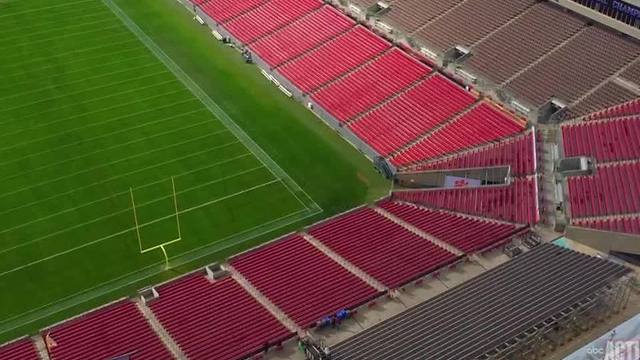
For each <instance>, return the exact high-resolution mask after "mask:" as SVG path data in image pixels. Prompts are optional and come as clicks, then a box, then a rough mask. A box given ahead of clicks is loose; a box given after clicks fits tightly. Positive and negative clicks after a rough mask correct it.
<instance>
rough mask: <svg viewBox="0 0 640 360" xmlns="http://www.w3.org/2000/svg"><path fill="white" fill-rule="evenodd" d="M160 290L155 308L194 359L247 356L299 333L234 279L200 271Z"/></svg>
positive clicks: (181, 345)
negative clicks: (215, 277) (277, 317)
mask: <svg viewBox="0 0 640 360" xmlns="http://www.w3.org/2000/svg"><path fill="white" fill-rule="evenodd" d="M156 290H157V291H158V294H159V297H158V298H157V299H155V300H152V302H151V303H150V305H149V306H150V308H151V310H152V311H153V313H154V314H155V315H156V318H157V319H158V320H159V321H160V323H161V324H162V326H163V327H164V328H165V329H166V330H167V331H168V332H169V334H170V335H171V337H172V338H173V339H174V340H175V341H176V343H177V344H178V345H179V346H180V349H182V351H183V352H184V353H185V355H187V357H188V358H189V359H192V360H208V359H218V360H234V359H240V358H243V359H244V358H246V357H248V356H250V355H254V354H256V353H259V352H261V351H264V350H266V349H267V348H268V347H269V346H272V345H275V344H280V343H281V342H282V341H284V340H286V339H287V338H289V337H291V336H293V334H292V333H291V332H290V331H289V330H287V328H286V327H284V325H282V323H280V321H278V319H276V318H275V317H274V316H273V315H271V313H269V312H268V311H267V309H266V308H264V307H263V306H262V305H261V304H260V303H259V302H258V301H257V300H256V299H255V298H254V297H253V296H251V295H250V294H249V293H248V292H246V291H245V290H244V289H243V288H242V287H241V286H240V284H238V283H237V282H236V281H235V280H234V279H233V278H231V277H225V278H222V279H218V280H215V281H214V280H210V279H209V278H207V277H206V276H205V274H203V273H194V274H190V275H187V276H185V277H183V278H180V279H178V280H176V281H173V282H171V283H169V284H166V285H163V286H161V287H159V288H156Z"/></svg>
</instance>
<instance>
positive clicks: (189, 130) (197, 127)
mask: <svg viewBox="0 0 640 360" xmlns="http://www.w3.org/2000/svg"><path fill="white" fill-rule="evenodd" d="M200 111H202V110H194V112H193V113H195V112H200ZM182 118H183V116H182V115H180V116H177V117H175V119H177V120H181V119H182ZM210 125H211V120H204V121H201V122H197V123H194V124H189V125H187V126H185V127H183V128H171V129H170V130H167V131H163V132H159V133H154V134H153V135H147V134H144V133H141V134H139V136H138V137H136V138H133V139H131V140H128V141H125V142H122V143H116V144H113V143H109V144H108V145H107V146H106V147H104V148H97V149H96V150H92V151H90V152H87V153H80V155H78V156H75V157H73V156H72V157H67V158H64V159H63V160H58V161H57V162H51V161H46V162H45V163H44V164H43V165H41V166H31V167H29V168H28V169H24V171H22V172H17V173H13V174H10V175H7V176H5V177H0V181H5V180H9V179H13V178H18V177H24V176H26V175H28V174H33V173H36V172H39V171H42V170H45V169H50V168H55V167H58V166H61V165H69V166H72V167H74V168H75V167H78V166H74V163H80V162H82V163H83V164H84V163H95V162H97V159H98V158H97V156H100V158H99V159H100V161H102V158H103V157H104V156H107V157H108V155H109V154H108V153H107V152H109V151H114V150H119V151H122V150H123V149H124V148H126V147H131V146H132V145H137V144H141V145H142V146H144V147H145V148H148V143H145V142H148V141H150V140H155V139H157V138H167V139H173V135H176V134H178V133H180V137H185V136H198V135H200V134H202V133H203V132H205V133H206V131H209V130H210V129H209V127H210ZM227 131H229V130H227V129H222V130H217V131H215V132H213V133H212V134H211V135H214V134H218V133H222V132H227ZM142 143H144V144H142ZM164 143H166V142H164ZM59 158H60V157H58V156H56V157H55V159H59ZM38 160H42V157H40V158H38ZM53 161H55V160H53Z"/></svg>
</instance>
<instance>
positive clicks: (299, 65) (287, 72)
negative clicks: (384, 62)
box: [278, 26, 391, 93]
mask: <svg viewBox="0 0 640 360" xmlns="http://www.w3.org/2000/svg"><path fill="white" fill-rule="evenodd" d="M390 46H391V45H390V44H389V43H388V42H386V41H384V40H382V39H381V38H380V37H378V36H377V35H375V34H374V33H372V32H371V31H369V30H367V29H365V28H364V27H362V26H357V27H355V28H354V29H352V30H350V31H348V32H346V33H345V34H343V35H341V36H339V37H337V38H335V39H334V40H332V41H330V42H328V43H326V44H324V45H322V46H320V47H318V48H317V49H315V50H313V51H311V52H309V53H307V54H306V55H304V56H301V57H300V58H298V59H295V60H293V61H291V62H290V63H287V64H285V65H283V66H281V67H280V68H278V72H279V73H280V74H282V76H284V77H285V78H287V79H288V80H289V81H291V82H292V83H293V84H294V85H296V86H297V87H298V88H299V89H300V90H302V91H303V92H305V93H309V92H313V91H315V90H316V89H318V88H319V87H320V86H322V85H324V84H326V83H328V82H329V81H331V80H333V79H336V78H338V77H340V76H341V75H343V74H345V73H346V72H348V71H350V70H352V69H354V68H357V67H358V66H360V65H361V64H363V63H364V62H366V61H368V60H370V59H372V58H373V57H374V56H377V55H379V54H380V53H382V52H383V51H385V50H387V49H388V48H389V47H390Z"/></svg>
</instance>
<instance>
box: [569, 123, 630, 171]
mask: <svg viewBox="0 0 640 360" xmlns="http://www.w3.org/2000/svg"><path fill="white" fill-rule="evenodd" d="M562 142H563V146H564V156H565V157H571V156H580V155H586V156H592V157H594V158H595V159H597V160H598V161H601V162H603V161H605V162H608V161H616V160H631V159H640V115H638V116H630V117H624V118H618V119H616V120H604V121H588V122H579V123H572V124H568V125H565V126H563V127H562Z"/></svg>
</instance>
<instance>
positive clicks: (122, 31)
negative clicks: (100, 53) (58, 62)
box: [0, 25, 128, 69]
mask: <svg viewBox="0 0 640 360" xmlns="http://www.w3.org/2000/svg"><path fill="white" fill-rule="evenodd" d="M81 35H84V36H87V35H91V38H93V37H95V42H94V41H89V40H87V41H82V40H80V39H84V37H81V38H80V39H73V36H79V34H69V35H67V36H65V37H64V39H63V38H61V39H58V40H59V41H55V39H53V40H52V41H49V42H43V41H40V40H38V41H36V44H33V47H32V46H31V44H15V46H13V47H12V48H11V51H12V55H11V56H3V57H2V58H0V69H2V68H3V67H4V66H6V65H7V64H9V65H13V64H15V62H16V61H17V60H20V59H30V61H38V60H40V59H46V58H49V57H50V56H51V55H55V56H56V57H60V56H62V57H64V56H70V55H77V54H83V53H86V52H87V51H90V50H92V49H96V48H97V49H100V48H102V46H100V45H96V43H97V44H126V43H128V41H126V40H125V39H128V37H127V29H126V28H123V27H121V26H119V25H114V26H113V27H110V28H107V29H97V30H95V31H92V32H90V34H81ZM41 43H45V44H46V45H47V46H41ZM0 50H2V51H7V50H9V48H6V47H5V48H4V49H0Z"/></svg>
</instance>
